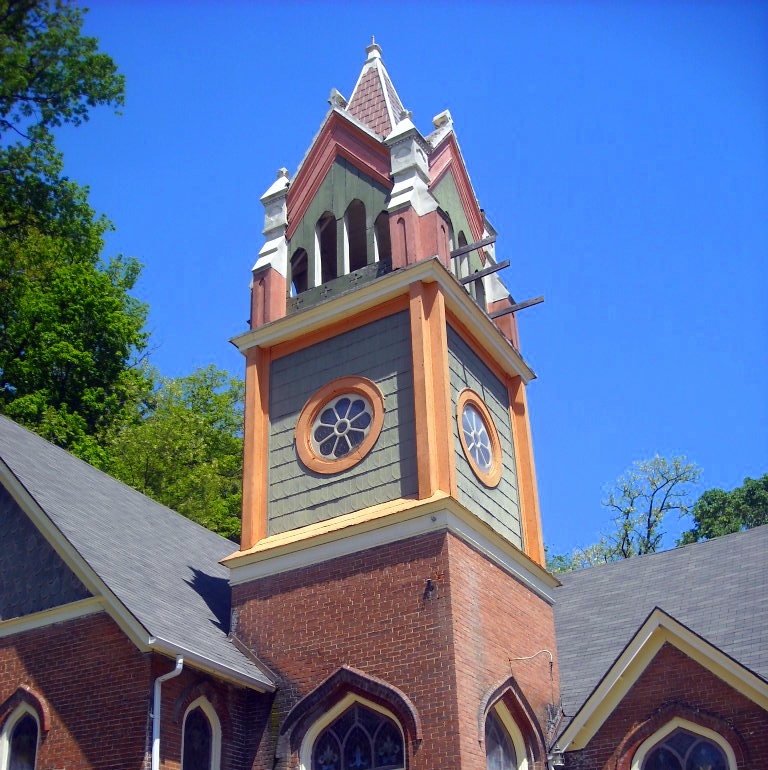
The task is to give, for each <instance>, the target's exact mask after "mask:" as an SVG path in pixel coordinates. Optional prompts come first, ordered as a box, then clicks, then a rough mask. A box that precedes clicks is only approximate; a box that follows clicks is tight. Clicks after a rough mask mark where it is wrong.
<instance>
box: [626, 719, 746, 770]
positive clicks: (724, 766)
mask: <svg viewBox="0 0 768 770" xmlns="http://www.w3.org/2000/svg"><path fill="white" fill-rule="evenodd" d="M707 732H710V731H707ZM641 748H642V747H641ZM729 749H730V747H729V746H728V745H727V744H725V743H724V742H721V741H719V740H714V734H712V737H710V736H709V735H702V734H699V733H697V732H693V731H691V730H687V729H684V728H677V729H675V730H673V731H672V732H671V733H669V734H668V735H667V737H666V738H664V740H663V741H661V742H660V743H656V744H655V745H654V746H653V747H652V748H651V749H650V750H649V751H648V752H647V753H645V752H642V751H640V752H639V753H640V754H641V755H642V754H644V756H643V757H642V758H641V759H640V761H637V758H636V760H635V762H634V763H633V765H632V767H633V770H634V768H640V770H733V768H735V767H736V765H735V762H733V758H732V757H730V756H729V755H730V754H732V752H731V751H730V750H729Z"/></svg>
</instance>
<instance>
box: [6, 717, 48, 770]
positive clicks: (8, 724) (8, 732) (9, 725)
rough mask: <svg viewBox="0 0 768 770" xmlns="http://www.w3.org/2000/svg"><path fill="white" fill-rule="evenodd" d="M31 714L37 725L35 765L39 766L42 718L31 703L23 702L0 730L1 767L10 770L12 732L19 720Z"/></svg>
mask: <svg viewBox="0 0 768 770" xmlns="http://www.w3.org/2000/svg"><path fill="white" fill-rule="evenodd" d="M25 714H31V715H32V718H33V719H34V720H35V724H36V725H37V746H36V747H35V766H37V755H38V753H39V751H40V737H41V736H40V732H41V730H40V719H39V717H38V715H37V712H36V711H35V709H33V708H32V706H30V705H29V703H21V704H20V705H19V706H18V707H17V708H16V709H14V711H13V713H12V714H11V715H10V716H9V717H8V719H6V720H5V724H4V725H3V729H2V731H0V769H1V770H8V766H9V764H10V761H11V756H10V754H11V733H13V729H14V727H15V726H16V725H17V724H18V722H19V720H20V719H21V718H22V717H23V716H24V715H25Z"/></svg>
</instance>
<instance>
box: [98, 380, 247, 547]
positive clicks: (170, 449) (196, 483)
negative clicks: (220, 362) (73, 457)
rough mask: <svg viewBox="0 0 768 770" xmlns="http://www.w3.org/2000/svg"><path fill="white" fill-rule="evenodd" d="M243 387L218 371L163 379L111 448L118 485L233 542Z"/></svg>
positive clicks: (237, 524)
mask: <svg viewBox="0 0 768 770" xmlns="http://www.w3.org/2000/svg"><path fill="white" fill-rule="evenodd" d="M242 410H243V383H242V381H240V380H237V379H235V378H230V377H228V375H227V374H226V372H222V371H220V370H218V369H216V368H215V367H212V366H210V367H208V368H205V369H200V370H197V371H195V372H193V373H192V374H190V375H188V376H186V377H178V378H175V379H161V380H160V382H159V385H158V387H157V389H156V390H155V391H154V393H153V394H152V397H151V398H150V400H149V403H148V404H147V406H146V409H145V411H144V414H143V415H142V417H141V419H140V420H138V421H136V422H135V423H134V424H132V425H126V426H125V427H124V428H123V429H122V430H120V431H119V432H118V433H117V434H116V435H115V436H114V437H113V438H112V440H111V441H110V442H109V444H108V446H107V450H108V454H109V456H110V458H111V459H110V464H109V466H108V470H109V471H110V472H111V473H112V474H113V475H114V476H116V477H117V478H119V479H120V480H121V481H124V482H125V483H126V484H128V485H130V486H132V487H134V488H135V489H137V490H139V491H140V492H143V493H144V494H146V495H148V496H149V497H152V498H153V499H155V500H157V501H158V502H160V503H162V504H163V505H167V506H168V507H169V508H173V509H174V510H176V511H178V512H179V513H181V514H183V515H184V516H186V517H188V518H190V519H192V520H193V521H196V522H198V523H199V524H202V525H203V526H204V527H207V528H208V529H211V530H213V531H214V532H218V533H219V534H221V535H224V536H225V537H228V538H230V539H232V540H237V538H238V537H239V534H240V506H241V501H242V495H241V473H242V452H243V442H242V434H241V430H242V422H243V415H242Z"/></svg>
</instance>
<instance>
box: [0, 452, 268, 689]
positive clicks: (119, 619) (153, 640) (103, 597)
mask: <svg viewBox="0 0 768 770" xmlns="http://www.w3.org/2000/svg"><path fill="white" fill-rule="evenodd" d="M0 484H2V485H3V486H4V487H5V488H6V489H7V490H8V491H9V492H10V494H11V496H12V497H13V498H14V500H15V501H16V503H17V504H18V505H19V506H20V507H21V509H22V510H23V511H24V512H25V513H26V514H27V516H29V518H30V520H31V521H32V523H33V524H34V525H35V526H36V527H37V529H38V530H39V531H40V533H41V534H42V535H43V537H45V538H46V540H47V541H48V542H49V543H50V544H51V547H52V548H53V549H54V550H55V551H56V553H57V554H58V555H59V556H60V557H61V559H62V561H64V563H65V564H66V565H67V566H68V567H69V568H70V569H71V570H72V571H73V572H74V573H75V575H77V577H78V578H79V579H80V581H81V582H82V583H83V585H84V586H85V587H86V588H87V589H88V590H89V591H90V592H91V593H92V594H94V599H96V600H98V601H99V603H100V605H101V608H102V609H104V610H105V611H106V613H107V614H108V615H109V616H110V618H112V620H113V621H114V622H115V623H116V624H117V625H118V627H119V628H120V630H121V631H122V632H123V633H124V634H125V635H126V636H127V637H128V639H129V640H130V641H131V643H132V644H134V645H135V647H136V648H137V649H138V650H139V651H140V652H149V651H150V650H155V651H157V652H159V653H161V654H165V655H168V656H169V657H171V658H175V657H176V656H177V655H179V654H183V655H184V657H185V658H187V659H188V661H189V662H190V663H191V664H192V665H194V666H195V667H197V668H200V669H202V670H204V671H209V672H211V673H214V674H216V676H218V677H219V678H221V679H226V680H227V681H231V682H234V683H236V684H245V685H246V686H248V687H250V688H252V689H255V690H258V691H259V692H273V691H274V689H275V688H274V687H272V686H270V685H265V684H264V683H263V682H261V681H259V680H258V679H254V678H253V677H250V676H247V675H245V674H241V673H239V672H235V671H232V670H231V669H229V668H228V667H226V666H223V665H221V664H220V663H218V662H217V661H214V660H209V659H208V658H206V657H205V656H202V655H200V654H199V653H197V652H194V651H191V650H186V649H184V648H181V647H180V646H178V645H173V644H171V643H170V642H167V641H165V640H163V639H160V638H157V637H153V636H151V635H150V633H149V631H148V630H147V629H146V628H144V626H143V625H142V624H141V623H140V622H139V621H138V620H137V619H136V618H135V617H134V616H133V615H132V614H131V612H130V611H129V610H128V608H127V607H126V606H125V605H124V604H123V603H122V602H121V601H120V599H118V598H117V596H115V594H114V593H112V591H111V589H110V588H109V587H108V586H107V584H106V583H104V581H103V580H102V579H101V578H100V577H99V576H98V575H97V574H96V572H95V571H94V570H93V568H92V567H91V566H90V565H89V564H88V562H86V561H85V559H84V558H83V557H82V556H81V555H80V553H79V552H78V551H77V549H76V548H75V547H74V546H73V545H72V544H71V543H70V542H69V540H67V538H66V537H65V536H64V535H63V534H62V533H61V531H60V530H59V529H58V527H56V525H55V524H54V523H53V521H52V520H51V519H50V518H49V516H48V514H46V513H45V511H44V510H43V509H42V508H41V507H40V505H39V504H38V503H37V501H36V500H35V499H34V497H32V495H31V494H30V493H29V492H27V490H26V489H25V487H24V486H23V484H21V483H20V482H19V480H18V479H17V478H16V476H15V475H14V473H13V471H11V469H10V468H9V467H8V466H7V465H6V463H5V462H3V460H2V459H0ZM85 601H88V600H85ZM6 622H8V623H11V622H13V621H10V620H9V621H6ZM4 627H5V626H4V623H2V624H0V628H4ZM9 628H10V626H9ZM0 636H2V635H1V634H0Z"/></svg>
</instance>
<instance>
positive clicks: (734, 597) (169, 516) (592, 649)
mask: <svg viewBox="0 0 768 770" xmlns="http://www.w3.org/2000/svg"><path fill="white" fill-rule="evenodd" d="M366 53H367V58H366V60H365V62H364V64H363V67H362V71H361V72H360V75H359V77H358V79H357V82H356V83H355V85H354V88H353V89H352V91H351V94H350V96H349V99H346V98H345V97H344V96H342V95H341V94H340V93H339V92H338V91H336V90H334V91H332V92H331V96H330V100H329V101H330V109H329V110H328V112H327V114H326V116H325V118H324V120H323V122H322V124H321V126H320V129H319V132H318V133H317V135H316V137H315V138H314V140H313V141H312V143H311V145H310V147H309V149H308V151H307V153H306V155H305V157H304V160H303V161H302V162H301V164H300V166H299V168H298V170H297V171H296V172H295V173H294V174H293V175H292V176H289V174H288V172H287V171H286V170H285V169H280V170H279V171H278V172H277V175H276V179H275V180H274V182H273V183H272V184H271V186H269V188H268V189H267V190H266V192H265V193H264V195H263V196H262V198H261V202H262V203H263V206H264V231H263V232H264V242H263V245H262V246H261V249H260V251H259V256H258V260H257V261H256V264H255V266H254V267H253V270H252V280H251V293H250V324H249V328H248V329H247V330H246V331H245V332H244V333H242V334H241V335H239V336H238V337H236V338H235V339H234V340H233V343H234V344H235V345H236V346H237V348H238V349H239V350H240V351H241V352H242V354H243V356H244V359H245V372H246V404H245V426H244V463H243V514H242V539H241V542H240V545H239V548H237V546H235V545H234V544H233V543H232V542H230V541H228V540H225V539H224V538H221V537H219V536H218V535H215V534H213V533H211V532H208V531H206V530H204V529H202V528H201V527H199V526H198V525H196V524H194V523H193V522H191V521H189V520H187V519H185V518H183V517H181V516H180V515H178V514H176V513H174V512H173V511H170V510H168V509H167V508H164V507H163V506H161V505H159V504H157V503H155V502H153V501H152V500H149V499H148V498H146V497H144V496H142V495H141V494H139V493H138V492H135V491H134V490H131V489H129V488H128V487H126V486H124V485H123V484H121V483H120V482H117V481H116V480H114V479H112V478H110V477H109V476H107V475H105V474H103V473H101V472H100V471H98V470H96V469H94V468H92V467H90V466H88V465H87V464H85V463H83V462H82V461H80V460H78V459H76V458H74V457H72V456H71V455H69V454H67V453H66V452H64V451H63V450H61V449H59V448H56V447H54V446H52V445H50V444H48V443H47V442H45V441H44V440H42V439H41V438H39V437H37V436H35V435H34V434H32V433H30V432H28V431H27V430H25V429H24V428H21V427H19V426H17V425H15V424H14V423H12V422H10V421H9V420H7V419H5V418H0V532H2V546H1V547H0V770H75V769H77V770H81V769H82V770H90V769H93V770H96V769H97V768H98V769H99V770H107V768H112V769H114V770H130V769H135V770H140V769H145V768H146V769H147V770H150V768H151V770H160V768H163V770H171V769H173V770H179V768H181V770H406V769H407V770H438V769H440V770H484V769H485V770H552V769H553V768H561V767H564V768H576V769H578V770H765V769H766V768H768V633H767V631H766V629H768V601H766V588H767V587H768V586H767V580H766V576H765V574H766V570H765V565H766V556H765V555H766V553H767V552H768V527H761V528H757V529H754V530H751V531H748V532H743V533H738V534H735V535H730V536H727V537H724V538H720V539H718V540H713V541H710V542H706V543H701V544H696V545H692V546H686V547H684V548H679V549H676V550H674V551H669V552H666V553H660V554H651V555H648V556H644V557H637V558H635V559H630V560H628V561H626V562H621V563H617V564H612V565H606V566H605V567H595V568H590V569H588V570H584V571H581V572H576V573H572V574H568V575H565V576H558V577H555V576H553V575H552V574H550V573H548V572H547V570H546V566H545V557H544V548H543V541H542V528H541V514H540V511H539V503H538V496H537V487H536V474H535V469H534V456H533V446H532V442H531V431H530V423H529V414H528V405H527V400H526V389H527V387H528V385H529V384H530V383H531V381H532V380H533V379H534V377H535V375H534V372H533V370H532V369H531V366H530V365H529V363H528V362H527V361H526V360H525V359H524V358H523V356H522V355H521V353H520V341H519V339H518V331H517V325H516V320H515V314H516V313H517V312H518V311H520V310H521V309H522V308H524V307H526V306H528V305H529V304H532V303H533V302H535V301H536V300H532V301H523V302H519V301H517V302H516V301H515V299H514V298H513V297H512V295H511V294H510V291H509V289H508V288H507V287H506V286H505V285H504V283H503V282H502V280H501V277H500V276H501V270H502V269H503V268H504V267H506V265H507V264H508V263H506V262H504V261H503V260H500V259H497V255H496V231H495V230H494V228H493V226H492V225H491V223H490V222H489V221H488V219H487V218H486V216H485V213H484V211H483V210H482V209H481V208H480V207H479V205H478V202H477V198H476V195H475V191H474V190H473V187H472V184H471V182H470V177H469V174H468V171H467V168H466V166H465V163H464V158H463V156H462V153H461V150H460V148H459V144H458V141H457V137H456V133H455V130H454V126H453V119H452V117H451V115H450V113H449V112H448V111H445V112H443V113H441V114H439V115H437V116H436V117H435V118H434V120H433V124H432V130H431V131H430V132H429V133H426V134H422V133H421V132H420V131H419V129H417V127H416V125H415V124H414V122H413V119H412V116H411V114H410V112H408V111H407V110H406V109H405V108H404V106H403V103H402V101H401V99H400V96H399V95H398V92H397V90H396V89H395V87H394V85H393V83H392V81H391V79H390V77H389V75H388V73H387V70H386V68H385V66H384V63H383V60H382V55H381V49H380V48H379V46H378V45H377V44H376V43H371V45H370V46H368V48H367V51H366ZM245 301H246V299H245V297H244V302H245ZM534 352H535V351H534Z"/></svg>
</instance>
